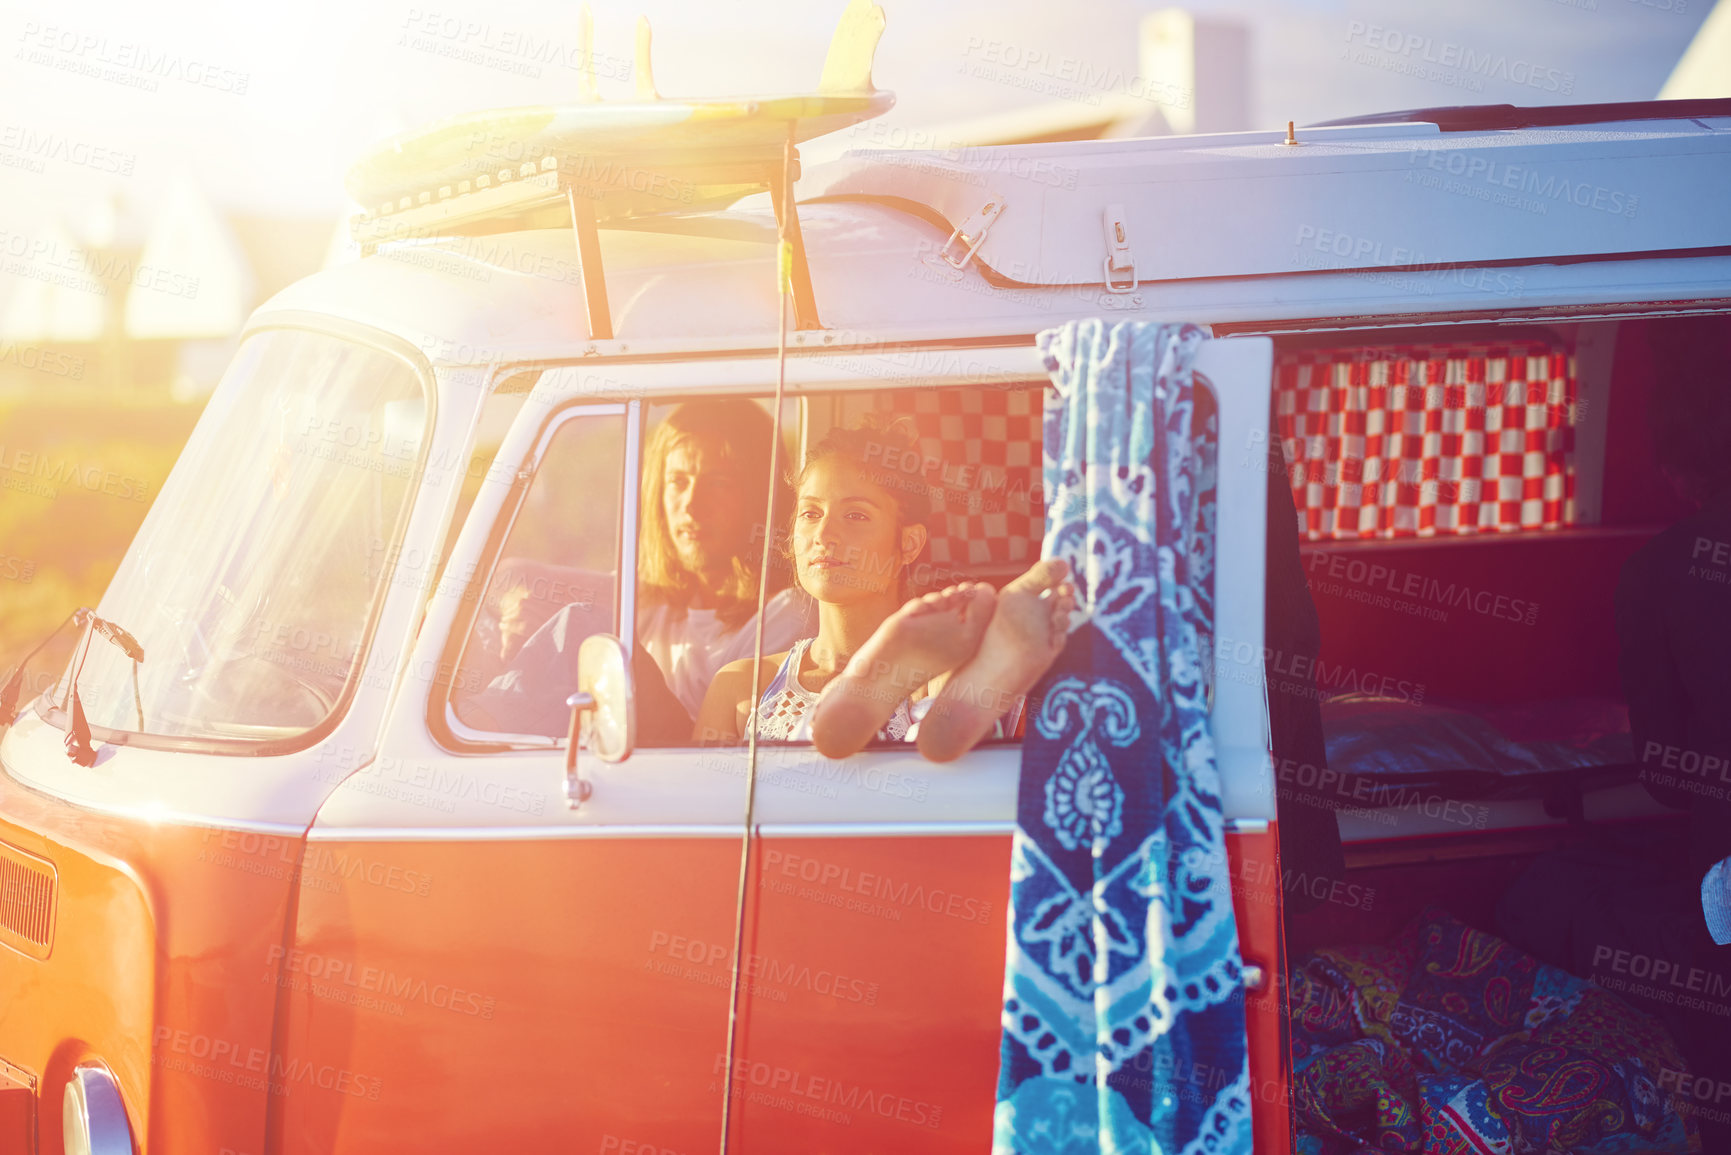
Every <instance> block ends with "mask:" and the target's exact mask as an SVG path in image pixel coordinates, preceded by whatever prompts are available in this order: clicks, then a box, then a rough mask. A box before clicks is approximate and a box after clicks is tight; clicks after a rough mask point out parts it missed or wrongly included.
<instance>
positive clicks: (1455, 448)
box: [1274, 343, 1577, 541]
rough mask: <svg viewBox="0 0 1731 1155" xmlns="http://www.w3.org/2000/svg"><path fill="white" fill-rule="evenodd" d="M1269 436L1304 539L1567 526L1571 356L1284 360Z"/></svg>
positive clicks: (1533, 349) (1458, 352) (1404, 353)
mask: <svg viewBox="0 0 1731 1155" xmlns="http://www.w3.org/2000/svg"><path fill="white" fill-rule="evenodd" d="M1274 390H1275V402H1274V415H1275V429H1276V433H1277V435H1278V436H1279V437H1280V439H1281V444H1282V447H1283V448H1284V449H1285V451H1286V460H1287V464H1288V466H1289V467H1290V469H1291V471H1292V496H1293V500H1294V501H1295V502H1296V503H1297V505H1298V523H1299V532H1300V533H1301V534H1302V535H1303V536H1304V537H1306V538H1307V539H1309V540H1312V541H1323V540H1340V539H1344V538H1388V537H1432V536H1438V535H1450V534H1472V533H1510V532H1514V531H1516V530H1531V529H1555V528H1557V527H1559V526H1564V525H1571V524H1573V523H1574V520H1575V464H1574V448H1575V422H1576V418H1577V402H1576V392H1575V366H1574V357H1573V355H1572V354H1570V353H1569V351H1568V350H1566V349H1563V348H1561V347H1558V346H1555V345H1549V344H1544V343H1530V344H1521V345H1496V346H1460V345H1453V346H1395V347H1385V348H1363V347H1361V348H1344V349H1341V348H1335V349H1318V350H1296V351H1291V352H1286V353H1282V354H1281V355H1280V356H1279V357H1278V359H1277V360H1276V363H1275V376H1274Z"/></svg>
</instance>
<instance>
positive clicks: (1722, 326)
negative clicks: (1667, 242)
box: [1647, 317, 1731, 501]
mask: <svg viewBox="0 0 1731 1155" xmlns="http://www.w3.org/2000/svg"><path fill="white" fill-rule="evenodd" d="M1647 340H1648V343H1649V345H1650V346H1651V347H1652V350H1653V371H1654V381H1653V394H1652V397H1651V399H1650V405H1649V409H1648V422H1649V424H1650V425H1651V427H1652V431H1653V457H1654V459H1655V460H1656V461H1657V462H1658V464H1659V466H1660V467H1661V468H1662V469H1665V470H1667V471H1668V472H1670V473H1671V474H1673V475H1674V476H1676V477H1677V478H1678V479H1679V480H1680V481H1681V482H1682V483H1683V485H1684V486H1685V487H1686V488H1687V489H1688V491H1689V496H1690V497H1692V498H1694V499H1695V500H1696V501H1708V500H1710V499H1712V498H1714V497H1717V496H1718V495H1719V494H1721V493H1724V492H1725V491H1726V489H1728V488H1731V318H1727V317H1679V318H1676V319H1673V320H1660V321H1654V322H1652V323H1651V326H1650V328H1649V329H1648V330H1647Z"/></svg>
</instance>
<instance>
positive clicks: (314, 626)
mask: <svg viewBox="0 0 1731 1155" xmlns="http://www.w3.org/2000/svg"><path fill="white" fill-rule="evenodd" d="M428 409H429V406H428V401H427V396H426V390H425V386H424V383H423V380H422V377H421V375H420V374H418V373H417V372H416V370H415V369H414V368H413V367H412V366H411V365H410V364H409V363H408V362H407V361H405V360H403V359H401V358H398V357H396V356H393V355H391V354H389V353H386V352H383V351H381V350H378V349H373V348H368V347H366V346H364V345H360V344H357V343H355V342H353V341H348V340H343V339H340V338H337V337H333V336H329V335H325V334H319V333H314V332H310V331H305V330H294V329H281V330H267V331H265V332H262V333H258V334H255V335H254V336H252V337H249V338H248V339H247V340H246V341H245V343H243V344H242V346H241V347H240V350H239V351H238V353H237V354H236V357H235V360H234V363H233V364H232V365H231V366H230V367H229V369H228V372H227V374H225V376H224V378H223V381H222V384H221V386H219V388H218V389H217V391H216V393H215V394H214V395H213V396H212V398H211V400H210V404H209V407H208V408H207V410H206V412H205V414H204V416H203V418H202V419H201V420H200V422H199V424H198V428H197V430H196V431H195V432H194V433H193V436H192V438H191V440H190V441H189V442H188V444H187V447H186V450H185V452H184V453H183V454H182V456H181V459H180V462H179V464H178V465H177V466H176V468H175V470H174V473H173V474H172V476H171V477H170V478H169V481H168V483H167V484H166V485H165V486H164V487H163V491H162V494H161V496H160V497H159V498H158V499H157V502H156V504H155V506H154V507H153V508H152V509H151V511H150V514H149V516H148V517H147V518H146V519H145V522H144V525H143V527H142V528H141V529H140V530H139V533H138V536H137V538H136V539H135V540H134V541H133V543H132V548H131V549H130V550H129V551H128V552H127V555H126V559H125V560H124V561H123V562H122V563H121V566H120V569H119V572H118V573H117V574H116V575H115V578H114V581H113V583H112V584H111V585H110V586H109V588H108V592H107V594H106V595H105V596H104V597H103V599H102V605H101V607H100V610H99V612H100V613H101V615H102V616H103V617H105V618H108V619H110V620H111V621H114V622H116V623H118V624H119V625H120V626H122V627H123V628H125V629H127V630H129V631H131V633H132V635H133V636H134V637H136V638H137V639H138V641H139V643H140V644H141V645H142V646H143V648H144V655H145V656H144V661H143V663H142V664H141V665H140V666H139V668H138V671H137V680H138V684H137V688H136V695H135V692H134V685H133V667H132V662H131V661H130V660H129V659H128V658H127V656H126V655H125V654H124V653H123V652H121V650H120V649H119V648H118V647H116V646H112V645H109V644H107V643H106V642H104V641H102V640H100V639H97V640H95V641H93V642H92V643H91V645H90V648H89V651H88V656H87V657H86V659H85V662H84V666H83V673H82V675H81V676H80V677H79V680H78V687H79V694H80V697H81V699H82V701H83V704H84V709H85V712H86V715H87V717H88V718H89V721H90V724H91V725H92V727H94V728H97V729H98V730H99V731H100V730H101V729H108V730H113V731H131V732H135V733H142V734H146V735H160V736H163V737H166V738H175V739H251V740H254V741H266V740H282V739H287V738H291V737H293V736H294V735H297V734H301V733H304V732H306V731H308V730H311V729H313V728H314V727H317V726H318V725H319V724H320V723H321V722H323V721H325V720H326V719H327V718H328V717H330V716H331V714H332V713H333V712H334V711H335V709H336V708H337V706H338V704H339V703H340V702H341V701H342V700H343V699H344V694H345V691H346V689H347V688H348V686H349V683H350V681H351V679H353V678H354V677H356V676H357V675H358V672H359V668H360V665H361V659H362V656H363V653H364V651H365V648H366V643H367V639H368V634H369V632H370V623H371V621H372V619H373V613H374V609H375V606H376V604H377V603H378V601H379V600H380V595H381V592H382V578H383V576H384V574H385V573H386V571H387V568H388V565H389V563H390V562H391V561H392V560H394V559H393V555H394V553H395V552H396V544H397V542H398V539H399V535H400V533H401V531H402V527H403V522H404V519H405V516H406V514H407V512H408V507H409V501H410V497H411V495H412V494H413V493H414V490H415V485H414V481H415V478H416V476H417V475H418V472H419V470H420V464H421V449H422V443H423V440H424V438H425V434H426V426H427V420H428V415H429V413H428ZM75 661H76V658H75ZM59 693H61V694H63V693H64V686H63V687H62V689H61V691H59ZM141 715H142V723H141V721H140V716H141ZM146 744H148V742H147V743H146Z"/></svg>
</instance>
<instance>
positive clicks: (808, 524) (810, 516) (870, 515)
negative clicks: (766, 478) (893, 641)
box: [793, 457, 926, 605]
mask: <svg viewBox="0 0 1731 1155" xmlns="http://www.w3.org/2000/svg"><path fill="white" fill-rule="evenodd" d="M925 542H926V530H925V527H924V526H922V525H910V526H903V527H900V528H898V527H897V525H896V504H895V499H894V498H893V497H892V496H891V495H890V493H889V491H888V490H886V489H884V488H883V487H882V486H880V485H878V484H877V483H876V482H874V481H872V480H871V478H870V477H869V476H867V475H866V473H865V471H864V470H862V469H861V468H860V467H859V466H857V465H855V464H853V463H852V462H848V461H845V460H841V459H837V458H834V457H830V458H825V459H823V460H821V461H818V462H817V463H816V464H814V465H813V466H812V467H811V468H810V469H808V470H806V473H805V477H804V478H803V479H802V480H801V482H800V486H799V498H798V501H797V503H796V504H795V506H794V515H793V563H794V572H795V573H796V574H797V575H798V577H799V584H800V585H801V586H802V587H803V588H804V589H805V592H806V593H808V594H810V595H811V596H812V597H814V598H816V599H817V600H818V601H820V602H828V603H831V604H834V605H847V604H850V603H855V602H861V601H866V600H869V599H872V598H881V597H882V596H883V595H884V594H885V593H890V594H894V593H895V592H896V591H897V585H898V578H899V577H900V575H901V572H902V569H903V567H904V566H906V565H907V564H908V563H910V562H912V561H913V560H914V558H916V557H918V556H919V552H920V550H921V549H922V548H923V547H924V546H925Z"/></svg>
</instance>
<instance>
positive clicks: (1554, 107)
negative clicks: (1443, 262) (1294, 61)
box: [1310, 97, 1731, 132]
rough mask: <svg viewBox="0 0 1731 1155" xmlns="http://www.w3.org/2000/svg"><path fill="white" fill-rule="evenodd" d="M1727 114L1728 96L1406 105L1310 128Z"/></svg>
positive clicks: (1486, 126) (1538, 124)
mask: <svg viewBox="0 0 1731 1155" xmlns="http://www.w3.org/2000/svg"><path fill="white" fill-rule="evenodd" d="M1723 116H1731V99H1726V98H1719V97H1716V98H1711V99H1700V100H1631V101H1624V102H1621V103H1617V104H1550V105H1542V106H1539V107H1520V106H1517V105H1513V104H1456V105H1449V106H1444V107H1440V108H1409V109H1406V110H1404V111H1401V112H1373V113H1371V114H1369V115H1368V116H1347V117H1342V118H1341V119H1339V120H1324V121H1322V122H1320V123H1318V124H1314V125H1311V126H1310V127H1312V128H1338V127H1343V126H1346V125H1354V124H1425V123H1429V124H1434V125H1436V126H1437V127H1438V128H1439V129H1441V130H1442V131H1443V132H1488V131H1493V130H1496V129H1503V128H1558V127H1561V126H1563V125H1570V124H1609V123H1612V122H1614V121H1619V120H1690V119H1693V118H1696V117H1723Z"/></svg>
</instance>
